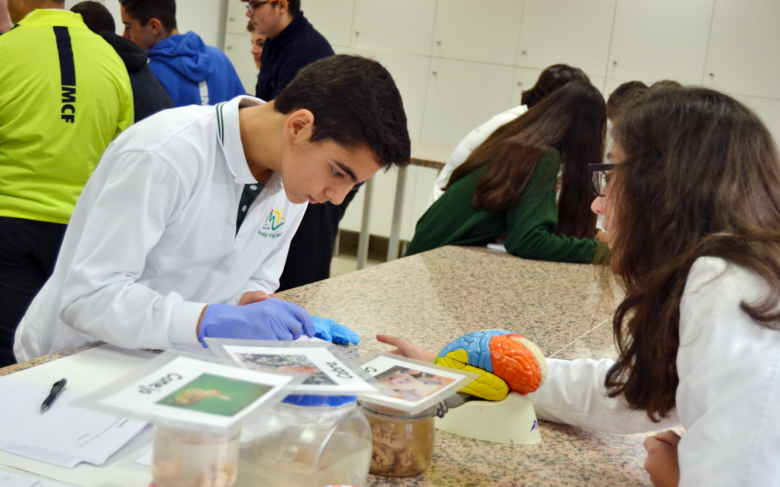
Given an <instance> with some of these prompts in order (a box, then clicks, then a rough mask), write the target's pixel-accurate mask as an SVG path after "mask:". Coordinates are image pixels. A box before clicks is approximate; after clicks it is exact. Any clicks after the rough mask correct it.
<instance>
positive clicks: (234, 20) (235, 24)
mask: <svg viewBox="0 0 780 487" xmlns="http://www.w3.org/2000/svg"><path fill="white" fill-rule="evenodd" d="M227 4H228V7H227V19H226V22H225V33H226V34H249V32H248V31H247V30H246V26H247V24H249V17H247V16H246V5H247V4H246V2H242V1H241V0H227ZM225 45H227V42H225Z"/></svg>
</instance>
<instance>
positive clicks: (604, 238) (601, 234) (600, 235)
mask: <svg viewBox="0 0 780 487" xmlns="http://www.w3.org/2000/svg"><path fill="white" fill-rule="evenodd" d="M596 240H597V241H599V242H604V243H609V234H608V233H607V232H605V231H604V230H596Z"/></svg>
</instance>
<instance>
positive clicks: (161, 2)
mask: <svg viewBox="0 0 780 487" xmlns="http://www.w3.org/2000/svg"><path fill="white" fill-rule="evenodd" d="M119 3H120V4H121V5H122V6H123V7H124V8H125V11H126V12H127V13H128V14H130V15H131V16H132V17H133V18H134V19H136V20H138V23H140V24H141V26H144V25H146V24H148V23H149V21H150V20H152V19H157V20H159V21H160V23H161V24H162V26H163V29H165V30H166V31H168V32H170V31H172V30H173V29H175V28H176V0H119Z"/></svg>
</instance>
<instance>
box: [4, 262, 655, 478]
mask: <svg viewBox="0 0 780 487" xmlns="http://www.w3.org/2000/svg"><path fill="white" fill-rule="evenodd" d="M596 271H597V268H595V267H593V266H590V265H578V264H561V263H552V262H540V261H530V260H524V259H519V258H517V257H514V256H511V255H508V254H504V253H498V252H494V251H490V250H487V249H477V248H465V247H444V248H440V249H436V250H433V251H430V252H425V253H422V254H417V255H414V256H411V257H406V258H402V259H399V260H395V261H392V262H388V263H386V264H382V265H379V266H376V267H371V268H369V269H364V270H362V271H358V272H353V273H350V274H346V275H343V276H339V277H336V278H333V279H328V280H326V281H321V282H318V283H315V284H311V285H308V286H303V287H300V288H296V289H292V290H290V291H287V292H285V293H283V295H284V296H285V298H286V299H288V300H289V301H291V302H294V303H297V304H300V305H302V306H304V307H305V308H306V309H307V310H308V311H309V312H310V313H311V314H314V315H318V316H322V317H325V318H332V319H334V320H336V321H337V322H339V323H343V324H345V325H347V326H349V327H350V328H352V329H353V330H355V331H356V332H358V333H359V334H360V335H361V337H362V341H361V343H360V345H359V346H358V347H357V354H359V355H365V354H367V353H370V352H373V351H377V350H388V349H389V348H390V347H388V346H386V345H383V344H380V343H379V342H377V341H376V340H375V339H374V338H373V337H374V335H376V334H377V333H386V334H393V335H400V336H404V337H406V338H407V339H409V340H410V341H412V342H413V343H415V344H418V345H420V346H423V347H426V348H428V349H431V350H438V349H441V348H442V347H444V346H445V345H446V344H447V343H449V342H450V341H452V340H453V339H455V338H457V337H458V336H460V335H463V334H465V333H468V332H471V331H476V330H485V329H493V328H503V329H508V330H512V331H515V332H517V333H520V334H521V335H524V336H526V337H528V338H529V339H531V340H532V341H534V342H535V343H536V344H537V345H539V347H540V349H541V350H542V351H543V352H544V353H545V355H546V356H548V357H554V358H565V359H572V358H582V357H589V358H604V357H614V356H615V350H614V346H613V344H612V335H611V323H610V321H609V317H610V311H609V310H610V309H611V304H609V303H607V302H606V300H604V299H602V298H601V292H600V290H599V287H598V285H597V283H596ZM97 345H99V344H91V345H87V346H85V347H92V346H97ZM85 347H82V348H80V349H75V350H69V351H66V352H61V353H59V354H55V355H52V356H50V357H42V358H39V359H36V360H34V361H31V362H32V363H31V362H27V363H24V364H19V365H15V366H12V367H7V368H6V369H1V370H0V374H4V373H11V372H14V371H17V370H21V369H23V368H27V367H29V366H34V365H37V364H39V363H43V362H46V361H50V360H56V359H57V358H59V357H61V356H65V355H70V354H71V353H74V352H78V351H81V350H83V349H84V348H85ZM540 429H541V435H542V443H540V444H537V445H503V444H495V443H487V442H483V441H479V440H471V439H467V438H462V437H458V436H455V435H451V434H449V433H445V432H442V431H437V433H436V449H435V453H434V459H433V462H432V464H431V465H430V466H429V467H428V468H427V469H426V470H425V471H424V472H423V473H422V474H420V475H417V476H415V477H408V478H395V479H394V478H386V477H375V476H373V475H371V476H370V477H369V481H368V483H367V486H372V487H373V486H415V487H417V486H455V485H468V486H482V485H484V486H502V487H509V486H521V485H522V486H542V485H544V486H558V485H560V486H564V485H587V486H600V485H604V486H606V485H610V486H611V485H621V486H637V485H641V486H649V485H651V483H650V481H649V477H648V475H647V474H646V473H645V471H644V470H643V469H642V464H643V463H644V459H645V450H644V447H643V446H642V442H643V439H644V437H645V436H646V435H632V436H618V435H609V434H603V433H595V432H592V431H588V430H584V429H580V428H575V427H571V426H564V425H558V424H554V423H548V422H543V421H542V422H540Z"/></svg>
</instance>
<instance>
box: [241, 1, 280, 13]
mask: <svg viewBox="0 0 780 487" xmlns="http://www.w3.org/2000/svg"><path fill="white" fill-rule="evenodd" d="M278 1H279V0H266V1H265V2H249V3H247V4H246V11H247V12H249V15H254V14H255V10H257V9H258V8H259V7H262V6H263V5H265V4H266V3H276V2H278Z"/></svg>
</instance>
